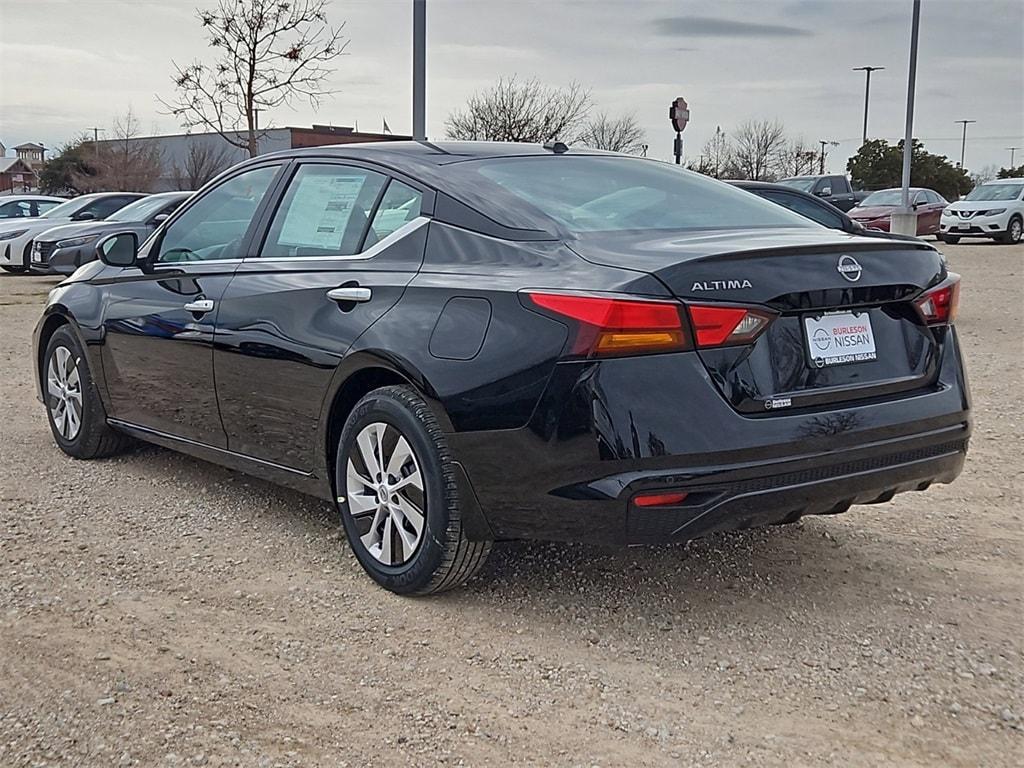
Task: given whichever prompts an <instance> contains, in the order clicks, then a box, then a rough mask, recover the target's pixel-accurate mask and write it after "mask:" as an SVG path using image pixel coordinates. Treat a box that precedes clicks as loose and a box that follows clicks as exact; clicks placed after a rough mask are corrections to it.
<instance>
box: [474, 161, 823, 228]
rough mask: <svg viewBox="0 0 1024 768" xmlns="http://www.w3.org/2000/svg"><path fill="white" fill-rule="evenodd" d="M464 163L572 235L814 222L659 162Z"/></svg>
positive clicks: (756, 226)
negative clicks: (562, 226)
mask: <svg viewBox="0 0 1024 768" xmlns="http://www.w3.org/2000/svg"><path fill="white" fill-rule="evenodd" d="M459 165H461V166H462V167H461V168H460V169H459V170H460V171H461V172H464V173H465V172H470V171H474V172H476V173H478V174H479V175H480V176H482V177H484V179H486V180H488V181H490V182H493V183H494V184H496V185H498V186H499V187H501V188H502V189H504V190H506V191H508V192H510V193H512V195H514V196H515V197H517V198H519V199H520V200H522V201H525V202H526V203H529V204H530V205H531V206H533V207H535V208H536V209H538V210H539V211H541V212H542V213H544V214H545V215H547V216H549V217H550V218H552V219H555V220H556V221H558V222H559V223H561V224H562V225H564V226H565V228H566V229H568V230H569V231H570V232H574V233H580V232H610V231H620V230H638V229H639V230H649V229H672V230H680V229H683V230H686V229H752V228H764V227H815V226H817V225H816V224H814V223H813V222H810V221H808V220H807V219H805V218H804V217H803V216H799V215H797V214H795V213H792V212H790V211H788V210H786V209H785V208H781V207H779V206H777V205H775V204H773V203H770V202H768V201H766V200H763V199H761V198H760V197H758V196H757V195H752V194H750V193H749V192H746V191H744V190H741V189H736V188H735V187H731V186H729V185H728V184H723V183H721V182H718V181H713V180H711V179H709V178H707V177H706V176H701V175H700V174H697V173H693V172H690V171H683V170H681V169H678V168H676V167H674V166H672V165H669V164H668V163H663V162H658V161H654V160H641V159H638V158H625V157H600V156H592V155H583V156H555V157H551V156H531V157H513V158H502V159H492V160H481V161H476V162H467V163H460V164H459Z"/></svg>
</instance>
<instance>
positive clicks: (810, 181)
mask: <svg viewBox="0 0 1024 768" xmlns="http://www.w3.org/2000/svg"><path fill="white" fill-rule="evenodd" d="M815 181H817V179H816V178H814V177H813V176H812V177H810V178H807V177H806V176H805V177H803V178H795V179H783V180H782V181H780V182H779V184H783V185H785V186H787V187H792V188H793V189H799V190H800V191H801V192H810V191H811V187H813V186H814V182H815Z"/></svg>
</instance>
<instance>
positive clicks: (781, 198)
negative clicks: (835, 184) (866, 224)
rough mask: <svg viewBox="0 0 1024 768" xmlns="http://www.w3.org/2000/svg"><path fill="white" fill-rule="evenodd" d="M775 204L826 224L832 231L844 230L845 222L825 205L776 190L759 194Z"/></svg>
mask: <svg viewBox="0 0 1024 768" xmlns="http://www.w3.org/2000/svg"><path fill="white" fill-rule="evenodd" d="M758 194H760V195H763V196H764V197H766V198H767V199H769V200H771V201H772V202H773V203H778V204H779V205H784V206H786V207H787V208H789V210H791V211H796V212H797V213H799V214H800V215H801V216H806V217H807V218H808V219H810V220H811V221H816V222H818V223H819V224H824V225H825V226H826V227H830V228H831V229H842V228H843V220H842V217H840V216H839V214H838V213H836V212H835V211H830V210H829V209H828V208H826V207H825V206H824V205H821V204H819V203H817V202H815V201H814V200H808V199H807V198H805V197H801V196H800V195H791V194H788V193H787V192H777V191H775V190H768V191H765V192H758Z"/></svg>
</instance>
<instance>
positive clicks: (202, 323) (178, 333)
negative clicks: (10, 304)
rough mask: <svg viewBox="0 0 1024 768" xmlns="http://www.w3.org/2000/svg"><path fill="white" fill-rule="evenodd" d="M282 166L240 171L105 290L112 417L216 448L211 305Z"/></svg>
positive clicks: (214, 308) (220, 436)
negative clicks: (137, 265) (136, 266)
mask: <svg viewBox="0 0 1024 768" xmlns="http://www.w3.org/2000/svg"><path fill="white" fill-rule="evenodd" d="M280 170H281V164H270V165H264V166H260V167H257V168H251V169H248V170H246V171H243V172H242V173H240V174H237V175H235V176H233V177H231V178H229V179H227V180H225V181H224V182H222V183H221V184H219V185H217V186H216V187H214V188H212V189H210V190H209V191H208V192H206V193H204V194H203V195H202V197H200V198H199V199H197V200H195V201H194V202H192V203H191V204H189V205H188V207H187V208H185V209H183V210H182V212H181V213H180V215H178V216H177V217H176V218H175V219H174V220H173V221H172V222H170V224H169V225H168V226H167V228H166V229H165V230H164V231H163V232H162V233H161V234H160V235H159V236H158V237H157V238H156V239H155V240H154V241H153V242H152V243H150V244H149V246H148V252H147V253H145V254H143V257H144V261H143V262H142V264H143V266H142V267H140V268H131V269H126V270H123V272H122V273H121V274H120V275H119V276H117V277H116V278H114V279H113V280H112V282H111V283H110V284H109V285H107V286H106V288H105V289H104V291H103V300H104V304H105V307H104V313H103V327H104V344H103V370H104V376H105V380H106V386H107V391H108V393H109V395H110V402H111V410H112V413H111V416H112V417H113V418H115V419H118V420H121V421H125V422H128V423H130V424H133V425H136V426H140V427H145V428H147V429H151V430H154V431H157V432H160V433H164V434H169V435H173V436H176V437H181V438H185V439H187V440H192V441H195V442H199V443H203V444H205V445H211V446H214V447H219V448H223V447H225V446H226V443H227V440H226V437H225V435H224V429H223V427H222V426H221V423H220V414H219V412H218V408H217V397H216V391H215V388H214V381H213V336H214V324H215V322H216V319H217V314H218V309H219V308H218V303H219V302H220V299H221V297H222V296H223V295H224V291H225V290H226V288H227V287H228V284H229V283H230V281H231V277H232V275H233V274H234V272H235V270H236V269H237V268H238V265H239V264H240V263H241V262H242V259H243V257H244V256H245V255H246V254H247V253H248V249H249V247H250V246H249V243H250V241H251V238H252V232H253V230H254V226H253V224H254V222H255V221H256V220H257V213H258V212H259V211H260V209H261V206H262V204H263V201H264V199H265V198H266V197H267V193H268V191H269V190H270V188H271V185H272V183H273V182H274V180H275V178H276V176H277V174H278V173H279V172H280Z"/></svg>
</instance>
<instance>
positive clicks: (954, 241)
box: [939, 235, 960, 245]
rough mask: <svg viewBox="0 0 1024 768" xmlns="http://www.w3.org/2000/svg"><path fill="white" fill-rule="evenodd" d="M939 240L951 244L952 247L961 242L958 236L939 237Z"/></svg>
mask: <svg viewBox="0 0 1024 768" xmlns="http://www.w3.org/2000/svg"><path fill="white" fill-rule="evenodd" d="M939 239H940V240H941V241H942V242H944V243H949V244H950V245H956V244H957V243H959V242H960V238H959V237H957V236H956V235H939Z"/></svg>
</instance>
